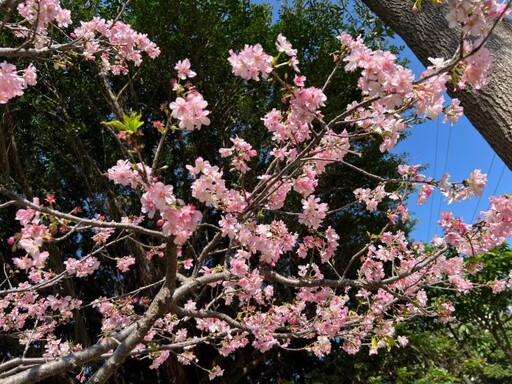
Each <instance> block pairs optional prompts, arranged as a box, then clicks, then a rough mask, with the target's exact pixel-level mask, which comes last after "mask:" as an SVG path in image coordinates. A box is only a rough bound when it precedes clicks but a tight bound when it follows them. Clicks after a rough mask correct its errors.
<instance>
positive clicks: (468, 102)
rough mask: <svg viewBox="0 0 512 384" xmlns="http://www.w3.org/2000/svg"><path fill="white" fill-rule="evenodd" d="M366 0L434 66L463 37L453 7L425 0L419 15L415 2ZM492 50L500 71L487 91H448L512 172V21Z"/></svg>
mask: <svg viewBox="0 0 512 384" xmlns="http://www.w3.org/2000/svg"><path fill="white" fill-rule="evenodd" d="M363 2H364V3H365V4H366V5H367V6H368V7H369V8H370V9H371V10H372V11H373V12H374V13H375V14H376V15H377V16H378V17H379V18H380V19H381V20H382V21H383V22H384V23H385V24H387V25H388V26H389V27H390V28H391V29H393V30H394V31H395V32H396V33H397V34H398V35H400V37H402V39H403V40H404V41H405V42H406V44H407V45H408V46H409V48H410V49H411V50H412V51H413V52H414V54H415V55H416V56H417V57H418V59H419V60H420V61H421V62H422V63H423V64H424V65H429V64H430V63H429V61H428V58H429V57H445V58H449V57H451V56H452V55H453V53H454V52H455V50H456V48H457V44H458V42H459V39H460V35H459V34H458V32H456V31H454V30H451V29H449V28H448V23H447V21H446V20H445V17H444V15H445V14H446V12H447V7H446V6H444V7H439V6H437V7H436V6H432V5H431V4H430V1H429V0H427V1H422V6H423V8H422V10H421V12H419V13H413V12H412V7H413V3H414V1H413V0H363ZM487 48H488V49H489V50H490V52H491V54H492V55H493V57H494V69H493V75H492V78H491V82H490V84H489V85H488V86H487V88H486V89H484V90H481V91H478V92H477V93H475V94H473V93H471V92H466V91H464V92H453V91H449V92H448V93H449V94H450V96H452V97H457V98H459V99H460V100H461V104H462V105H463V106H464V113H465V115H466V116H467V117H468V119H469V120H470V121H471V123H472V124H473V125H474V127H475V128H476V129H477V130H478V131H479V132H480V134H481V135H482V136H483V137H484V138H485V140H487V142H488V143H489V145H490V146H491V147H492V148H493V149H494V151H495V152H496V153H497V155H498V156H499V157H500V158H501V159H502V160H503V162H504V163H505V164H506V165H507V166H508V168H509V169H512V22H511V21H509V20H505V21H503V22H501V23H499V25H498V26H497V27H496V28H495V30H494V32H493V34H492V36H491V37H490V39H489V41H488V43H487Z"/></svg>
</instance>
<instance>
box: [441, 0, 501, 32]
mask: <svg viewBox="0 0 512 384" xmlns="http://www.w3.org/2000/svg"><path fill="white" fill-rule="evenodd" d="M509 14H510V9H507V4H506V2H505V1H503V2H499V1H496V0H472V1H464V0H450V10H449V12H448V13H447V15H446V20H448V23H449V26H450V28H456V27H461V29H462V31H463V32H464V33H465V34H469V35H472V36H483V35H485V34H486V33H487V32H489V30H490V28H491V27H492V25H493V23H494V22H495V21H496V19H500V18H503V17H507V16H508V15H509Z"/></svg>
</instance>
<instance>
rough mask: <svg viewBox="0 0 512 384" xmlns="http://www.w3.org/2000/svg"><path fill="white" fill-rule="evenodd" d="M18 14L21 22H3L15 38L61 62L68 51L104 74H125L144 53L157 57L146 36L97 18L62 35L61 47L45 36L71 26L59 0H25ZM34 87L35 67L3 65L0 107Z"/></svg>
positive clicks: (118, 22) (65, 10)
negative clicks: (93, 62) (96, 62)
mask: <svg viewBox="0 0 512 384" xmlns="http://www.w3.org/2000/svg"><path fill="white" fill-rule="evenodd" d="M17 11H18V14H19V16H20V17H21V19H22V20H21V21H19V22H17V23H8V19H6V20H4V23H6V24H7V25H8V27H9V29H10V30H12V31H13V33H14V35H15V36H16V37H18V38H23V39H25V40H27V43H30V45H33V46H34V48H35V49H39V50H41V51H44V52H47V53H48V54H52V53H53V52H54V53H55V55H56V56H58V57H60V59H62V57H63V56H62V55H64V56H65V52H66V51H70V50H71V51H74V52H77V53H79V54H80V55H82V56H84V57H86V58H87V59H90V60H96V59H97V58H98V57H99V58H100V61H99V64H100V66H101V69H102V71H103V72H104V73H107V72H110V73H113V74H116V75H119V74H125V73H127V70H128V67H127V62H133V63H134V64H135V65H136V66H140V64H141V62H142V54H143V53H146V54H147V55H148V56H149V57H150V58H155V57H157V56H158V55H159V54H160V50H159V48H158V47H157V46H156V45H155V44H154V43H153V42H152V41H151V40H149V39H148V37H147V36H146V35H144V34H141V33H137V32H135V31H134V30H133V29H132V28H131V26H129V25H128V24H125V23H123V22H121V21H119V20H118V21H115V22H114V21H106V20H104V19H101V18H99V17H95V18H94V19H93V20H91V21H88V22H81V26H80V27H78V28H76V29H75V30H74V32H72V33H71V34H70V35H69V36H67V35H65V39H66V40H65V42H64V43H58V42H57V41H55V39H56V38H57V37H55V36H54V35H55V33H52V34H49V33H48V30H49V28H51V27H52V26H53V25H55V26H57V27H58V28H62V29H66V28H67V27H68V26H69V25H71V23H72V20H71V13H70V11H69V10H67V9H65V8H63V7H62V6H61V4H60V0H24V1H22V2H20V4H18V7H17ZM50 35H51V36H50ZM20 51H21V50H20ZM57 60H59V59H57ZM35 84H36V69H35V67H34V65H32V64H30V65H29V66H28V67H27V68H26V69H24V70H17V69H16V66H14V65H13V64H10V63H7V62H5V61H4V62H3V63H1V64H0V104H5V103H7V102H8V101H9V100H10V99H12V98H14V97H18V96H21V95H22V94H23V92H24V90H25V88H26V87H27V86H29V85H35Z"/></svg>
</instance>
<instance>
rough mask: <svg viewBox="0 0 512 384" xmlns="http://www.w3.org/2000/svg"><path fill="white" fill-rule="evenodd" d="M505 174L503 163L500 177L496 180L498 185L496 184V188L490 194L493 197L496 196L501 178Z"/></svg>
mask: <svg viewBox="0 0 512 384" xmlns="http://www.w3.org/2000/svg"><path fill="white" fill-rule="evenodd" d="M504 173H505V163H503V167H502V168H501V173H500V177H499V178H498V183H497V184H496V187H495V188H494V192H493V193H492V195H493V196H495V195H496V192H497V191H498V186H499V185H500V183H501V178H502V177H503V174H504Z"/></svg>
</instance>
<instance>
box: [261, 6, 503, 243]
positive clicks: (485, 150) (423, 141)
mask: <svg viewBox="0 0 512 384" xmlns="http://www.w3.org/2000/svg"><path fill="white" fill-rule="evenodd" d="M255 3H267V4H268V3H270V4H272V5H273V17H274V18H276V17H277V16H278V10H279V4H281V3H282V1H280V0H268V1H265V0H259V1H255ZM394 43H395V44H396V45H398V46H401V45H403V46H405V43H404V42H403V41H402V40H401V39H400V38H399V37H396V39H395V41H394ZM401 56H402V57H404V58H407V59H409V61H410V64H409V65H408V66H409V67H410V68H411V69H412V70H413V71H414V73H415V74H416V75H418V74H419V73H421V72H422V71H423V70H424V66H423V65H422V64H421V63H420V62H419V61H418V60H417V59H416V57H415V56H414V54H413V53H412V51H411V50H410V49H408V48H407V47H406V48H405V49H404V50H403V51H402V53H401ZM445 99H446V100H447V103H449V101H450V98H449V96H448V95H446V96H445ZM511 150H512V148H511ZM394 152H396V153H403V152H407V153H409V154H410V156H409V159H410V164H423V165H427V166H428V167H429V168H428V169H427V170H426V171H425V172H424V173H425V174H426V175H427V176H431V177H433V178H435V179H439V178H441V177H442V175H443V174H444V173H445V172H448V173H450V175H451V176H452V177H451V180H452V181H462V180H463V179H464V178H466V177H468V176H469V174H470V173H471V171H473V170H474V169H480V170H481V171H482V172H483V173H487V177H488V181H487V187H486V188H485V190H484V193H483V195H482V196H481V197H480V198H473V199H471V200H467V201H464V202H458V203H452V204H450V205H448V204H447V203H446V202H445V201H444V200H443V198H442V196H441V195H440V194H439V193H438V192H437V191H436V192H435V193H433V195H432V197H431V198H430V199H429V201H427V203H426V204H425V205H423V206H419V205H416V203H415V198H413V199H411V202H410V205H409V209H410V211H411V212H412V213H413V217H414V218H415V219H417V220H418V223H417V225H416V227H415V229H414V230H413V232H412V233H411V238H412V239H414V240H420V241H425V242H427V241H429V240H430V239H431V238H432V236H433V235H434V234H438V235H442V231H441V229H440V227H439V226H438V225H437V221H438V218H439V215H440V213H441V212H442V211H447V210H450V211H452V212H454V214H455V215H456V216H460V217H462V218H463V219H464V222H469V223H471V222H474V221H475V220H476V218H477V217H478V215H479V214H480V212H481V211H485V210H487V209H488V207H489V197H490V196H492V195H497V194H498V195H499V194H504V193H512V172H511V171H510V170H509V169H508V168H507V167H506V166H505V165H504V164H503V161H501V159H500V158H499V157H498V156H496V155H495V154H494V151H493V150H492V148H491V147H490V146H489V144H487V142H486V141H485V140H484V139H483V138H482V136H481V135H480V133H478V131H477V130H476V129H475V128H474V127H473V126H472V125H471V123H470V122H469V121H468V120H467V119H466V117H462V118H461V119H460V120H459V121H458V122H457V124H455V125H453V126H451V125H450V124H449V123H446V124H444V123H442V117H441V118H440V119H439V120H438V121H428V122H426V123H424V124H422V125H418V126H415V127H412V129H411V130H410V134H409V136H408V137H407V139H405V140H403V141H402V142H401V143H399V144H398V146H397V147H396V148H395V149H394ZM509 240H510V239H509ZM509 243H510V241H509Z"/></svg>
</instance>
